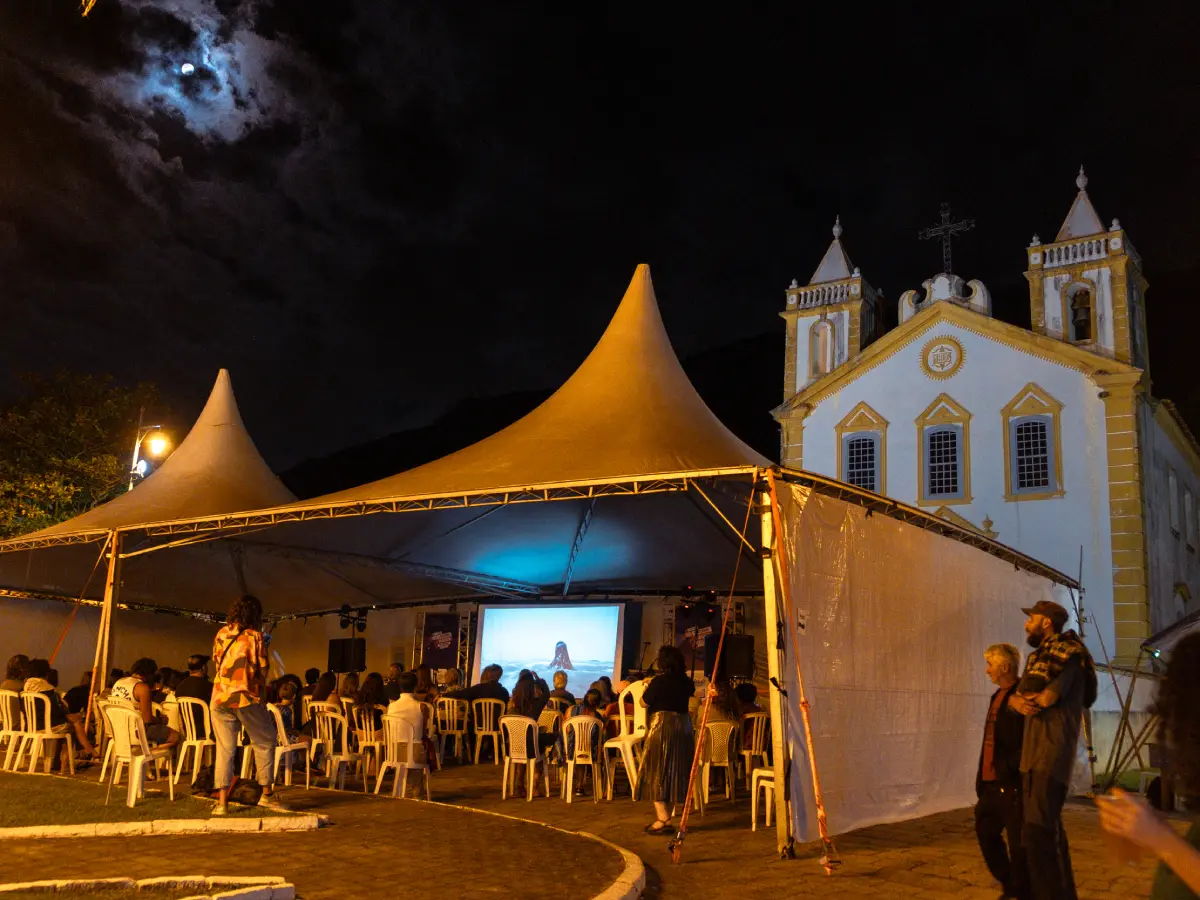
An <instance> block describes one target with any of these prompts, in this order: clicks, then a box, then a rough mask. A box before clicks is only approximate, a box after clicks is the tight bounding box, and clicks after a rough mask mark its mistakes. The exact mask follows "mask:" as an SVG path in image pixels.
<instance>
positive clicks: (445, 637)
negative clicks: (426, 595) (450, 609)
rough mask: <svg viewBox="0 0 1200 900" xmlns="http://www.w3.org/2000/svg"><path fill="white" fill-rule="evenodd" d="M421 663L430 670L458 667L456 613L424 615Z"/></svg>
mask: <svg viewBox="0 0 1200 900" xmlns="http://www.w3.org/2000/svg"><path fill="white" fill-rule="evenodd" d="M421 647H422V649H421V662H423V663H425V665H427V666H429V668H431V669H454V668H457V666H458V613H426V614H425V635H424V637H423V638H422V641H421Z"/></svg>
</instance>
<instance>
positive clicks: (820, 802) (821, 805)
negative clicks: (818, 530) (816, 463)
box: [764, 469, 841, 875]
mask: <svg viewBox="0 0 1200 900" xmlns="http://www.w3.org/2000/svg"><path fill="white" fill-rule="evenodd" d="M767 484H768V485H769V486H770V491H771V497H770V499H771V504H770V505H771V517H772V521H773V523H774V526H775V535H776V539H777V547H778V552H776V553H773V554H772V560H773V562H774V564H775V565H777V566H778V567H779V595H780V597H782V598H783V609H784V612H785V613H786V614H787V630H788V636H789V637H790V638H791V639H792V640H793V641H794V640H796V638H797V636H798V634H799V632H798V631H797V629H796V608H795V607H794V606H793V605H792V598H791V597H789V596H788V584H789V581H788V570H787V553H786V552H785V550H784V548H783V547H782V546H778V545H782V543H783V540H784V534H783V516H782V515H781V513H780V512H779V495H778V493H777V492H776V488H775V473H774V472H773V471H772V470H770V469H767ZM764 568H765V567H764ZM792 659H793V660H794V661H795V664H796V690H797V691H798V692H799V694H800V696H799V697H798V698H797V705H798V706H799V707H800V721H801V722H803V723H804V742H805V744H806V745H807V749H808V770H809V772H811V773H812V783H813V804H814V805H815V806H816V808H817V830H818V831H819V832H820V835H821V845H822V847H823V848H824V853H823V854H822V856H821V865H822V866H823V867H824V869H825V874H826V875H832V874H833V869H834V867H835V866H838V865H840V864H841V859H839V858H838V852H837V847H835V846H834V843H833V838H832V837H831V836H830V834H829V821H828V819H827V817H826V815H825V798H824V797H823V796H822V794H821V778H820V775H818V773H817V751H816V747H815V745H814V742H813V735H812V721H811V719H810V717H809V713H808V698H807V697H806V696H805V695H804V672H803V671H802V670H801V667H800V648H799V647H796V652H794V653H793V654H792Z"/></svg>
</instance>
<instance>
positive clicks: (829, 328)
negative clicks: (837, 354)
mask: <svg viewBox="0 0 1200 900" xmlns="http://www.w3.org/2000/svg"><path fill="white" fill-rule="evenodd" d="M808 346H809V351H808V352H809V360H810V363H811V373H812V377H813V378H819V377H820V376H822V375H827V374H829V373H830V372H831V371H833V325H832V324H830V322H829V321H828V320H827V319H822V320H821V321H820V322H817V323H816V324H815V325H813V327H812V331H811V332H810V335H809V344H808Z"/></svg>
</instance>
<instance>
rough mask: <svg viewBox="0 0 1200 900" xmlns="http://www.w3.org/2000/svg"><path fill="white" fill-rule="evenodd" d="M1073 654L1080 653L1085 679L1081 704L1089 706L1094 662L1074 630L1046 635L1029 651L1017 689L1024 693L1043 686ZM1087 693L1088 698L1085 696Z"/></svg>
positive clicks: (1065, 664)
mask: <svg viewBox="0 0 1200 900" xmlns="http://www.w3.org/2000/svg"><path fill="white" fill-rule="evenodd" d="M1075 657H1079V662H1080V665H1081V666H1082V667H1083V672H1084V676H1085V678H1086V679H1087V680H1086V682H1085V684H1087V685H1088V689H1087V690H1085V692H1084V696H1085V699H1084V706H1085V707H1090V706H1091V705H1092V702H1094V701H1095V699H1096V664H1095V663H1094V662H1093V661H1092V654H1091V653H1089V652H1088V649H1087V647H1085V646H1084V644H1083V640H1082V639H1081V638H1080V637H1079V635H1078V634H1076V633H1075V632H1074V631H1064V632H1063V633H1062V634H1052V635H1049V636H1048V637H1047V638H1046V639H1045V640H1043V641H1042V643H1041V646H1039V647H1038V648H1037V649H1036V650H1034V651H1033V652H1032V653H1031V654H1029V658H1028V659H1027V660H1026V662H1025V674H1024V675H1023V676H1022V678H1021V684H1020V686H1019V687H1018V690H1020V691H1022V692H1023V693H1037V692H1039V691H1043V690H1045V689H1046V687H1047V685H1049V684H1050V683H1051V682H1052V681H1054V679H1056V678H1057V677H1058V676H1059V675H1061V674H1062V671H1063V669H1065V668H1066V667H1067V665H1068V664H1069V663H1070V662H1071V661H1072V659H1074V658H1075ZM1089 696H1090V698H1091V699H1090V701H1089V700H1088V699H1086V698H1087V697H1089Z"/></svg>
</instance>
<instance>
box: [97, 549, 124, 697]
mask: <svg viewBox="0 0 1200 900" xmlns="http://www.w3.org/2000/svg"><path fill="white" fill-rule="evenodd" d="M121 537H122V536H121V532H119V531H114V532H113V533H112V556H110V557H109V559H108V577H107V578H106V579H105V580H104V618H103V628H104V631H103V635H102V637H101V644H100V649H101V654H100V671H101V672H105V673H107V672H108V671H109V668H110V666H109V651H111V650H112V620H113V611H114V610H115V609H116V608H117V596H118V594H120V592H121Z"/></svg>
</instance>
